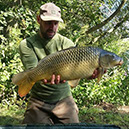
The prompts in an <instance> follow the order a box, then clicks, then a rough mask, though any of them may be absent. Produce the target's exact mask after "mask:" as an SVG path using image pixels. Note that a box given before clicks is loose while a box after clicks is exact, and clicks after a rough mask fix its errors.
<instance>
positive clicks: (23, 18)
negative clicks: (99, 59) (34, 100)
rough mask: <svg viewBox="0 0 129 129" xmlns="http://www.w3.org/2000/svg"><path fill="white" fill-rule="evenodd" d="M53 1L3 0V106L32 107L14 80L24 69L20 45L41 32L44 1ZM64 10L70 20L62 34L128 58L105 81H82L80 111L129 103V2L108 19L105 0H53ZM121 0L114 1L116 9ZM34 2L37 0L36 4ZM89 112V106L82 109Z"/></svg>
mask: <svg viewBox="0 0 129 129" xmlns="http://www.w3.org/2000/svg"><path fill="white" fill-rule="evenodd" d="M107 1H108V0H107ZM46 2H49V0H44V1H41V0H37V1H34V0H29V1H27V0H24V1H23V0H15V2H14V1H13V0H6V1H3V0H2V1H1V0H0V9H1V10H0V102H1V104H2V105H8V106H10V105H13V104H17V105H20V106H21V105H22V106H25V105H26V101H27V99H26V98H20V97H19V96H18V93H17V86H15V85H13V84H12V83H11V78H12V76H13V75H14V74H16V73H18V72H19V71H22V70H23V69H24V68H23V66H22V63H21V61H20V57H19V53H18V46H19V43H20V42H21V41H22V40H23V39H24V38H26V37H28V36H30V35H32V34H34V33H36V32H37V31H38V27H39V26H38V24H37V22H36V15H37V14H38V11H39V7H40V6H41V4H44V3H46ZM53 2H54V3H55V4H57V5H58V6H59V7H60V8H61V9H62V18H63V19H64V23H61V24H60V27H59V33H61V34H62V35H65V36H66V37H68V38H70V39H71V40H72V41H73V42H75V43H76V44H77V45H80V46H82V45H87V46H88V45H92V46H98V47H101V48H103V49H106V50H109V51H112V52H115V53H116V54H118V55H119V56H121V57H123V59H124V65H123V66H122V67H115V68H113V69H110V70H108V71H107V72H106V74H105V75H104V76H103V77H102V79H101V81H100V83H99V84H97V83H96V80H85V79H83V80H81V82H80V83H79V86H77V87H76V88H75V89H72V92H73V96H74V98H75V101H76V102H77V104H78V106H79V108H80V109H85V107H90V106H92V105H95V104H100V103H101V102H108V103H112V104H116V105H129V84H128V83H129V27H128V25H129V12H128V10H129V1H126V0H121V1H119V2H118V3H119V4H118V5H117V7H116V8H115V11H112V13H111V14H110V16H108V17H107V15H106V14H105V13H103V12H102V11H100V8H101V7H103V6H102V5H103V4H105V2H104V1H103V0H90V1H88V0H85V1H83V0H71V1H70V0H60V1H56V0H53ZM114 2H115V0H114V1H113V0H110V1H108V8H109V9H112V7H113V4H114ZM30 3H31V4H30ZM82 111H83V110H82Z"/></svg>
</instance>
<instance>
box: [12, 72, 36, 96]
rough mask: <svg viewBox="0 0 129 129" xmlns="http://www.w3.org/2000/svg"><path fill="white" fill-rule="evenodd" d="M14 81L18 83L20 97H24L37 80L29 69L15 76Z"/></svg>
mask: <svg viewBox="0 0 129 129" xmlns="http://www.w3.org/2000/svg"><path fill="white" fill-rule="evenodd" d="M12 82H13V83H14V84H15V85H18V86H19V87H18V94H19V95H20V97H24V96H25V95H26V94H28V93H29V91H30V90H31V88H32V86H33V85H34V84H35V82H33V81H32V79H31V78H30V76H29V71H25V72H21V73H18V74H16V75H14V76H13V78H12Z"/></svg>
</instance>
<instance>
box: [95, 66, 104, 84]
mask: <svg viewBox="0 0 129 129" xmlns="http://www.w3.org/2000/svg"><path fill="white" fill-rule="evenodd" d="M104 70H105V69H104V68H99V75H98V78H97V79H98V80H97V83H99V82H100V80H101V77H102V76H103V74H104Z"/></svg>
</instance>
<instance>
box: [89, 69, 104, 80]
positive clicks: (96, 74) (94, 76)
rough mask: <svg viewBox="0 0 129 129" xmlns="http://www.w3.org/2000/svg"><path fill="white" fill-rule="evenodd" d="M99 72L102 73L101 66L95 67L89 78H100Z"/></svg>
mask: <svg viewBox="0 0 129 129" xmlns="http://www.w3.org/2000/svg"><path fill="white" fill-rule="evenodd" d="M99 73H100V71H99V68H97V69H95V70H94V72H93V74H92V76H91V77H90V78H89V79H95V78H98V76H99ZM104 73H106V70H104Z"/></svg>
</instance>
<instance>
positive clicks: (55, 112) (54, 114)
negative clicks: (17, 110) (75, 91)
mask: <svg viewBox="0 0 129 129" xmlns="http://www.w3.org/2000/svg"><path fill="white" fill-rule="evenodd" d="M22 123H23V124H61V123H62V124H65V123H79V119H78V107H77V105H76V103H75V102H74V100H73V97H72V96H69V97H67V98H65V99H62V100H60V101H58V102H57V103H54V104H50V103H45V102H43V101H40V100H37V99H35V98H30V100H29V103H28V106H27V110H26V112H25V114H24V120H23V122H22Z"/></svg>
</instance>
